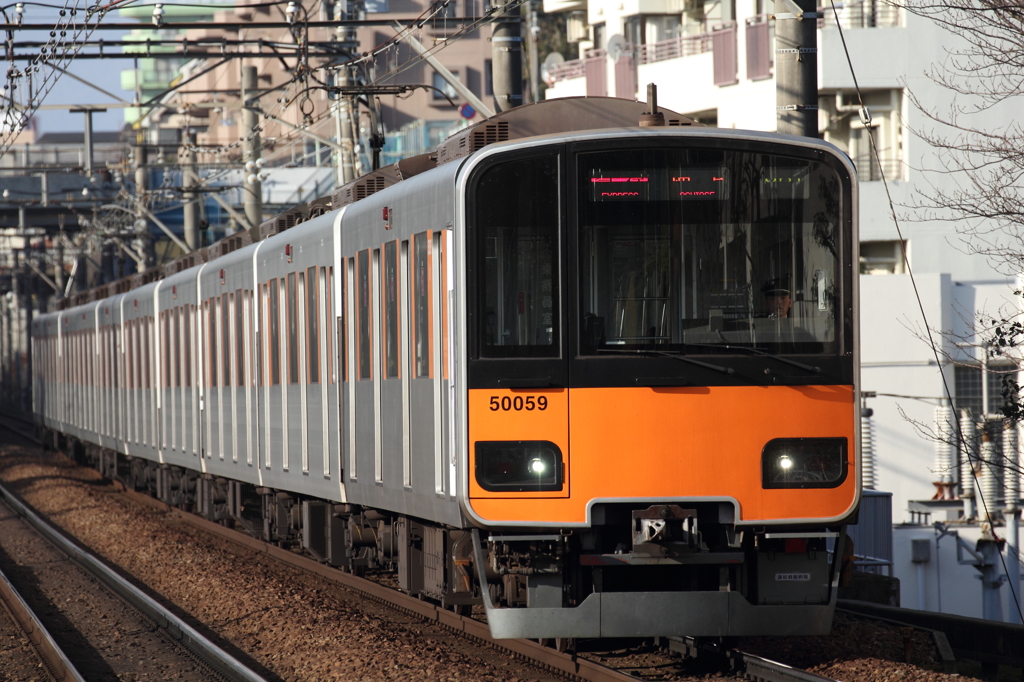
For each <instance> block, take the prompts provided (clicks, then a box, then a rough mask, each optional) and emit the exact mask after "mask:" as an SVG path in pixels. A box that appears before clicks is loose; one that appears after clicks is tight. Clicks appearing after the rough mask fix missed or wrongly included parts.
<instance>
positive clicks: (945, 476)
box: [935, 404, 956, 483]
mask: <svg viewBox="0 0 1024 682" xmlns="http://www.w3.org/2000/svg"><path fill="white" fill-rule="evenodd" d="M955 443H956V432H955V431H954V430H953V408H952V407H950V406H949V405H948V404H943V405H939V406H938V407H936V408H935V473H936V475H938V477H939V482H940V483H949V482H951V481H952V480H953V467H954V462H953V452H954V451H955V447H954V445H955Z"/></svg>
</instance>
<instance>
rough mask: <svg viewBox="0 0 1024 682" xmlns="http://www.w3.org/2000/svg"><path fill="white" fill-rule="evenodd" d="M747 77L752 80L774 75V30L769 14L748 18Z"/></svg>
mask: <svg viewBox="0 0 1024 682" xmlns="http://www.w3.org/2000/svg"><path fill="white" fill-rule="evenodd" d="M745 38H746V40H747V78H749V79H750V80H752V81H759V80H764V79H766V78H771V77H772V62H773V60H772V42H773V41H772V32H771V23H770V22H769V21H768V15H767V14H758V15H757V16H754V17H748V18H747V19H746V30H745Z"/></svg>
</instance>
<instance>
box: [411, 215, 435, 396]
mask: <svg viewBox="0 0 1024 682" xmlns="http://www.w3.org/2000/svg"><path fill="white" fill-rule="evenodd" d="M412 243H413V249H412V250H413V265H412V267H413V275H412V280H413V286H412V288H413V310H412V313H413V353H414V355H415V360H414V365H415V372H416V376H417V377H429V376H430V356H431V353H430V351H431V336H430V320H431V316H432V314H433V311H432V310H431V309H430V303H431V298H430V246H431V245H430V238H429V234H428V233H426V232H421V233H419V234H418V235H415V236H414V237H413V239H412Z"/></svg>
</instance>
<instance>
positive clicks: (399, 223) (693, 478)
mask: <svg viewBox="0 0 1024 682" xmlns="http://www.w3.org/2000/svg"><path fill="white" fill-rule="evenodd" d="M641 113H643V105H642V104H639V103H635V102H627V101H623V100H611V99H607V100H606V99H598V98H579V99H569V100H555V101H552V102H545V103H540V104H536V105H530V106H526V107H520V108H518V109H514V110H511V111H509V112H505V113H503V114H501V115H499V116H497V117H494V118H491V119H488V120H486V121H483V122H482V123H480V124H478V125H476V126H474V127H471V128H469V129H467V130H465V131H462V132H460V133H459V134H458V135H456V136H455V137H453V138H450V139H449V140H448V141H446V142H445V143H443V144H442V145H441V147H439V148H438V150H437V151H436V152H435V153H434V154H431V155H427V156H424V157H419V158H416V159H411V160H408V161H404V162H401V163H400V164H396V165H395V166H391V167H388V168H385V169H382V170H380V171H376V172H374V173H373V174H370V175H368V176H364V178H361V179H360V180H358V181H356V182H354V183H352V184H350V185H348V186H346V187H343V188H341V190H339V191H337V192H336V193H335V195H334V197H333V200H332V201H330V202H327V201H322V202H320V203H319V204H317V205H315V206H306V207H300V208H299V209H296V210H295V211H293V212H292V213H291V214H289V215H288V216H284V218H282V219H279V220H277V221H276V222H275V221H269V222H268V223H265V224H264V226H263V235H262V237H263V238H259V237H260V235H259V234H253V235H252V238H250V236H249V235H246V234H244V233H243V234H242V235H240V236H235V237H232V238H229V239H228V240H226V241H225V242H222V243H219V244H217V245H214V246H213V247H209V248H207V249H205V250H203V251H202V252H199V253H194V254H190V255H189V256H187V257H185V258H184V259H182V260H180V261H178V262H177V263H176V264H174V265H173V266H172V267H168V268H165V269H164V270H163V271H160V272H156V271H154V272H152V273H144V274H143V275H138V276H136V277H135V278H134V279H133V280H125V281H122V282H119V283H115V284H112V285H108V286H107V287H105V288H103V289H101V290H95V291H93V292H90V293H88V294H84V295H82V296H79V298H78V300H75V301H72V302H71V303H70V304H68V305H67V306H65V307H64V309H62V310H60V311H57V312H53V313H50V314H46V315H42V316H39V317H37V318H36V319H35V321H34V322H33V327H32V333H33V353H34V357H35V361H34V368H35V369H34V372H35V374H34V394H33V401H34V410H35V412H36V415H37V418H38V420H39V423H40V426H41V428H42V429H44V430H45V431H46V432H47V434H48V435H50V436H52V438H53V442H54V443H55V444H56V445H57V446H58V447H61V448H64V449H66V450H68V451H70V452H72V453H73V454H74V455H75V456H77V457H79V458H82V459H83V460H84V461H86V462H88V463H91V464H93V465H95V466H98V467H100V469H101V471H103V473H104V474H105V475H107V476H109V477H119V478H121V479H123V480H125V481H126V482H127V483H128V484H130V485H132V486H134V487H135V488H136V489H141V490H147V491H149V492H150V493H151V494H153V495H155V496H157V497H159V498H160V499H162V500H164V501H165V502H167V503H168V504H171V505H175V506H178V507H181V508H185V509H190V510H193V511H196V512H197V513H200V514H203V515H204V516H206V517H208V518H211V519H218V520H223V521H225V522H227V523H231V524H234V525H235V526H236V527H238V528H240V529H243V530H245V531H248V532H250V533H253V534H255V535H257V536H261V537H264V538H266V539H267V540H269V541H275V542H281V543H301V545H302V546H303V547H305V548H306V550H308V551H309V552H311V553H312V554H313V555H314V556H316V557H318V558H319V559H321V560H322V561H324V562H327V563H330V564H333V565H336V566H339V567H341V568H343V569H345V570H351V571H357V572H364V571H379V570H393V571H396V572H397V573H398V583H399V585H400V587H401V588H402V589H403V590H405V591H407V592H410V593H413V594H418V595H421V596H422V597H423V598H425V599H430V600H434V601H436V602H438V603H441V604H444V605H445V606H448V607H451V608H453V609H456V610H460V611H465V610H467V609H468V608H469V607H470V606H471V605H473V604H483V606H484V607H485V608H486V613H487V618H488V621H489V623H490V627H491V631H492V633H493V634H494V635H495V636H496V637H531V638H550V637H564V638H573V637H588V638H589V637H617V636H657V635H664V636H669V635H692V636H733V635H750V634H766V633H771V634H820V633H826V632H828V631H829V629H830V627H831V621H832V613H833V610H834V605H835V599H836V592H837V577H838V572H839V570H838V568H839V564H840V561H839V560H837V558H836V557H837V556H840V555H841V550H840V551H839V552H836V551H835V547H841V543H842V539H843V536H844V527H845V524H847V523H850V522H852V521H853V520H854V518H855V516H856V513H857V509H858V505H859V502H860V486H859V478H860V467H859V464H858V453H857V449H856V444H857V442H858V439H857V434H858V421H859V420H858V419H857V415H858V404H859V401H858V375H857V371H858V370H857V366H858V331H857V326H856V320H857V315H856V312H857V289H856V282H857V280H856V277H855V264H856V263H857V217H856V211H857V184H856V176H855V172H854V169H853V167H852V165H851V163H850V160H849V159H848V158H847V157H846V156H845V155H844V154H843V153H842V152H841V151H839V150H838V149H836V148H835V147H833V146H832V145H829V144H827V143H825V142H822V141H820V140H815V139H806V138H797V137H787V136H782V135H776V134H769V133H761V132H744V131H735V130H718V129H714V128H703V127H700V126H697V125H692V124H691V123H692V122H690V121H689V120H687V119H686V118H685V117H681V116H678V115H674V114H671V113H670V112H666V114H665V118H666V119H667V120H666V121H665V123H666V124H667V125H663V126H649V127H637V126H636V121H638V120H639V119H640V114H641ZM647 118H648V120H649V119H650V118H651V117H647ZM328 203H329V205H328ZM294 222H298V224H297V225H295V226H294V227H290V224H291V223H294ZM284 227H288V229H283V228H284ZM232 240H233V241H232Z"/></svg>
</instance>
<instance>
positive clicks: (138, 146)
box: [134, 128, 156, 272]
mask: <svg viewBox="0 0 1024 682" xmlns="http://www.w3.org/2000/svg"><path fill="white" fill-rule="evenodd" d="M145 134H146V130H145V128H139V129H137V130H136V131H135V153H134V158H135V240H136V245H137V247H136V250H137V251H138V253H139V256H141V257H142V262H140V263H137V264H136V270H137V271H138V272H144V271H145V270H146V268H148V267H150V266H152V265H154V264H155V263H156V254H155V253H154V251H153V238H152V237H150V235H149V221H148V220H146V189H147V187H148V173H147V171H146V141H145Z"/></svg>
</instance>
